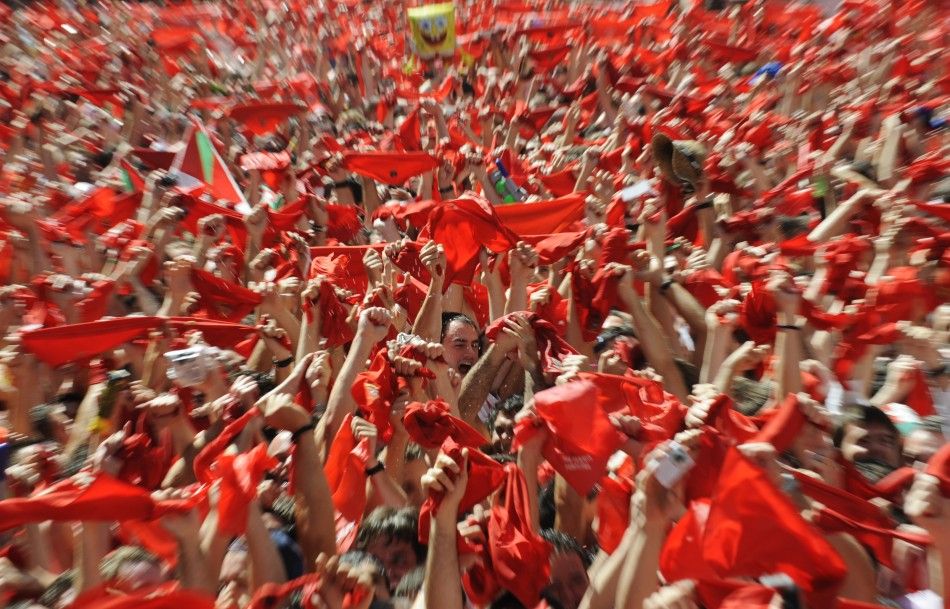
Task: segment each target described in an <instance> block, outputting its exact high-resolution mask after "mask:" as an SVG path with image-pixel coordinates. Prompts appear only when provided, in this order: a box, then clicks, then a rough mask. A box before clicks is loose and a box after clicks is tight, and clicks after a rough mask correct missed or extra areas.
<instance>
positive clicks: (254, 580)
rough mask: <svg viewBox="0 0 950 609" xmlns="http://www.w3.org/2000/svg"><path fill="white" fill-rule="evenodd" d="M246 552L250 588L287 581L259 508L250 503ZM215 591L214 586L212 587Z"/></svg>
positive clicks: (255, 503) (282, 565)
mask: <svg viewBox="0 0 950 609" xmlns="http://www.w3.org/2000/svg"><path fill="white" fill-rule="evenodd" d="M245 539H247V552H248V556H249V557H250V563H251V565H250V566H251V588H252V589H253V590H257V589H258V588H260V587H261V586H263V585H264V584H267V583H275V584H279V583H282V582H284V581H286V579H287V573H286V572H285V571H284V562H283V561H282V560H281V558H280V554H279V553H278V552H277V546H275V545H274V543H273V542H272V541H271V539H270V534H269V533H268V531H267V527H265V526H264V521H263V519H262V518H261V508H260V505H259V504H258V502H257V501H252V502H251V504H250V506H249V507H248V510H247V531H246V533H245ZM213 588H215V589H216V586H213Z"/></svg>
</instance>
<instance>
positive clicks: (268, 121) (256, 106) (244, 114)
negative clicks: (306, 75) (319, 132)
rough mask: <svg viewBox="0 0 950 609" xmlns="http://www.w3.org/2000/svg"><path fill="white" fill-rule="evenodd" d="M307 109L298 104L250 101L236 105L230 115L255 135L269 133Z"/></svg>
mask: <svg viewBox="0 0 950 609" xmlns="http://www.w3.org/2000/svg"><path fill="white" fill-rule="evenodd" d="M306 110H307V109H306V108H305V107H303V106H298V105H297V104H279V103H278V104H272V103H249V104H241V105H239V106H234V107H233V108H231V110H229V111H228V116H229V117H230V118H231V119H233V120H235V121H237V122H238V123H240V124H241V126H243V127H244V128H245V129H247V130H248V131H250V132H251V133H253V134H254V135H267V134H268V133H272V132H274V131H277V129H278V127H280V126H281V125H282V124H283V123H285V122H286V121H287V120H289V119H290V118H292V117H294V116H296V115H298V114H301V113H303V112H306Z"/></svg>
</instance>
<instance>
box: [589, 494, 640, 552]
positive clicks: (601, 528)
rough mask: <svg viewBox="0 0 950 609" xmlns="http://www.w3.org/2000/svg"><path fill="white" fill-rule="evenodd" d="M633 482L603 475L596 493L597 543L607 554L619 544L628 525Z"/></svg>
mask: <svg viewBox="0 0 950 609" xmlns="http://www.w3.org/2000/svg"><path fill="white" fill-rule="evenodd" d="M631 496H633V483H632V482H631V481H630V480H626V479H619V480H618V479H616V478H612V477H610V476H605V477H604V478H603V479H601V481H600V493H599V494H598V495H597V544H598V545H599V546H600V549H601V550H603V551H604V552H607V553H608V554H613V551H614V550H616V549H617V546H618V545H620V540H621V539H622V538H623V535H624V533H625V532H626V531H627V527H628V526H629V525H630V498H631Z"/></svg>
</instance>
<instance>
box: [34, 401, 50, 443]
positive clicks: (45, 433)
mask: <svg viewBox="0 0 950 609" xmlns="http://www.w3.org/2000/svg"><path fill="white" fill-rule="evenodd" d="M54 409H55V405H53V404H37V405H36V406H34V407H33V408H30V423H31V424H32V426H33V429H35V430H36V433H38V434H39V435H40V437H41V438H42V439H43V440H53V422H52V421H51V420H50V416H52V414H53V411H54Z"/></svg>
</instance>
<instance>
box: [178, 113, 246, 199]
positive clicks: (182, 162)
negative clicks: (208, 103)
mask: <svg viewBox="0 0 950 609" xmlns="http://www.w3.org/2000/svg"><path fill="white" fill-rule="evenodd" d="M185 140H186V144H185V147H184V148H182V149H181V151H180V152H179V153H178V155H177V156H176V157H175V161H174V162H173V163H172V166H171V171H172V172H173V173H177V174H179V177H181V174H185V175H187V176H190V177H192V178H195V179H198V180H200V181H202V182H204V183H205V184H206V185H207V186H208V191H209V192H210V193H211V194H212V195H214V197H215V198H216V199H224V200H225V201H229V202H231V203H234V204H235V208H236V209H237V210H238V211H240V212H241V213H243V214H249V213H251V208H250V206H249V205H248V204H247V201H246V200H245V199H244V193H242V192H241V189H240V188H238V185H237V184H236V183H235V182H234V177H233V176H232V175H231V172H230V171H229V170H228V166H227V165H226V164H225V163H224V160H223V159H222V158H221V156H220V155H219V154H218V151H217V150H215V148H214V144H212V143H211V137H210V136H209V135H208V132H207V131H206V130H205V128H204V125H202V124H201V123H199V122H197V121H195V123H194V124H193V125H192V126H191V127H190V128H189V130H188V135H187V137H186V138H185Z"/></svg>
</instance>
